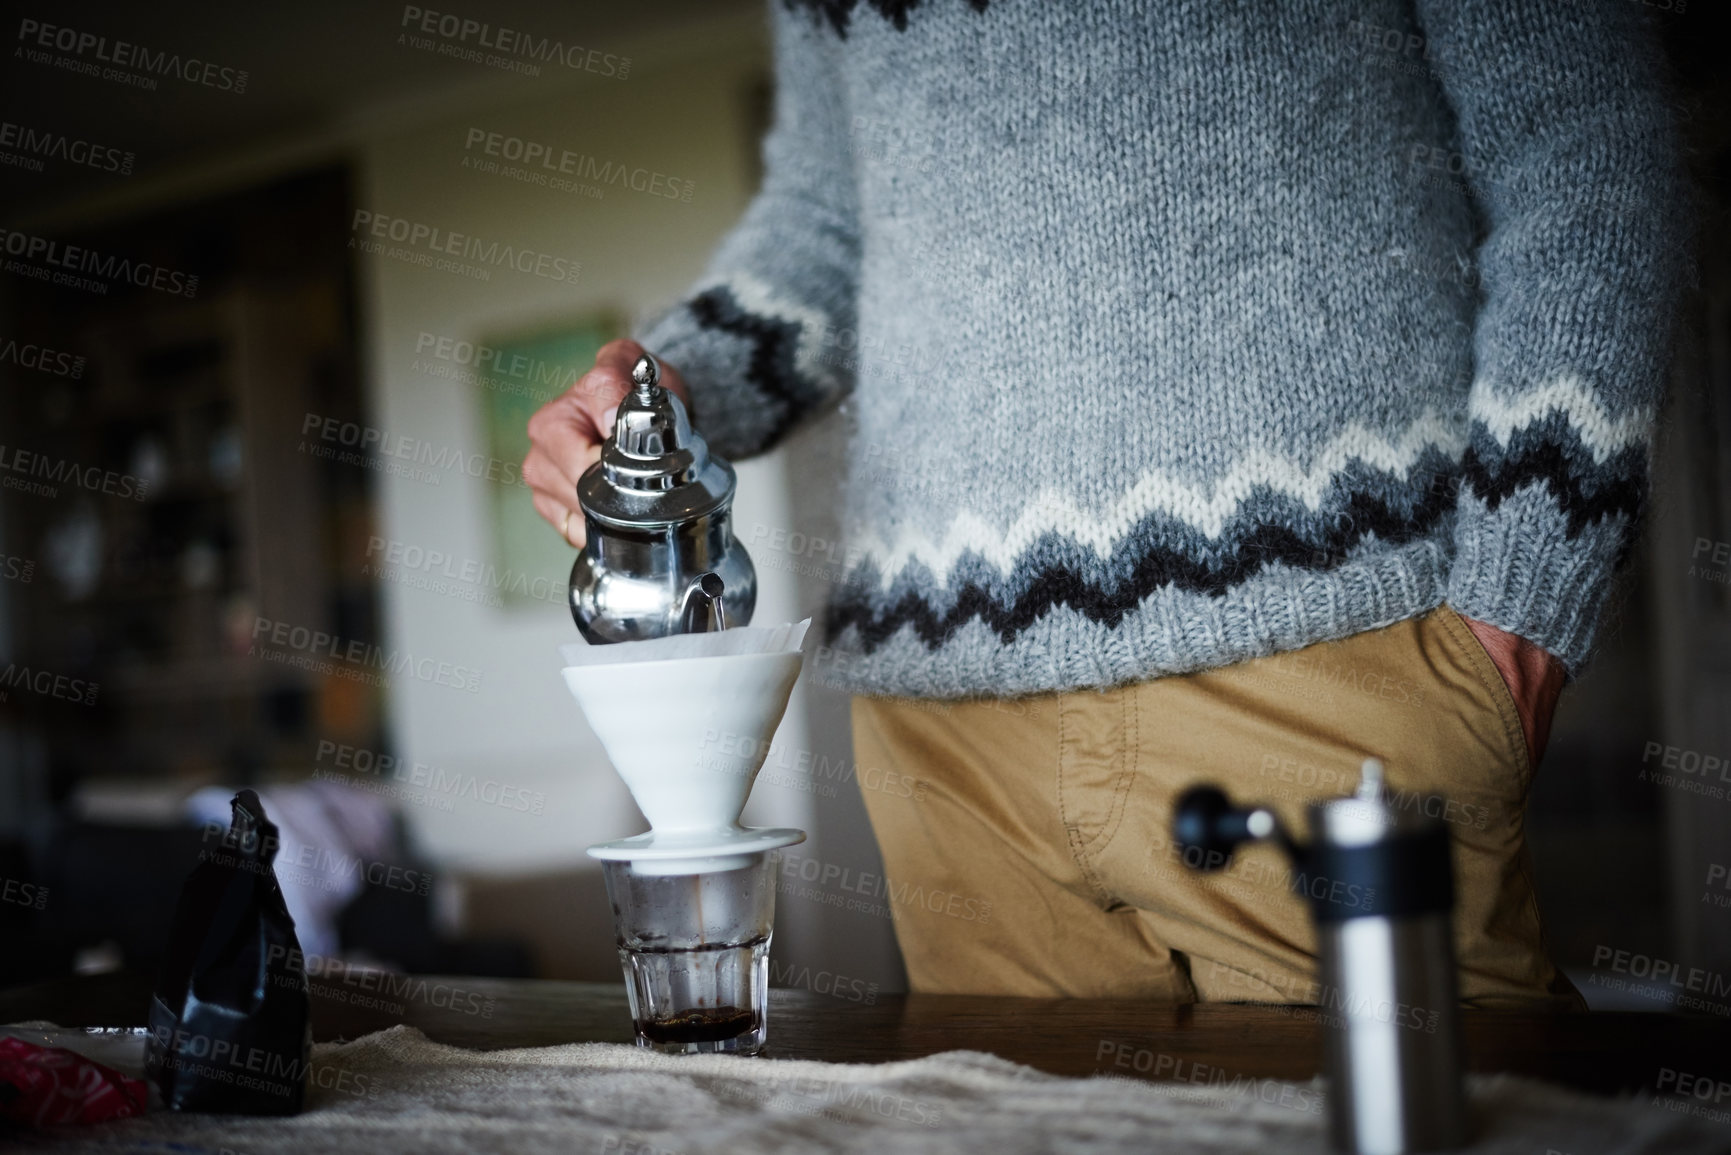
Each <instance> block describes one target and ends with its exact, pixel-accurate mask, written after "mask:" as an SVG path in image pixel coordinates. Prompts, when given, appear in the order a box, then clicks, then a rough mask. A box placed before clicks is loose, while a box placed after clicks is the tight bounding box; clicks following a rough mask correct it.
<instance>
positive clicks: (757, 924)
mask: <svg viewBox="0 0 1731 1155" xmlns="http://www.w3.org/2000/svg"><path fill="white" fill-rule="evenodd" d="M780 857H781V856H780V855H779V854H778V853H777V852H775V851H773V850H770V851H761V852H758V853H756V854H743V855H737V856H734V857H730V858H728V859H725V860H723V861H722V862H721V863H720V865H721V866H722V869H716V870H706V871H704V872H702V873H700V874H671V873H662V872H663V871H668V870H673V869H677V868H679V866H680V864H679V863H677V862H658V863H651V862H643V861H638V862H635V863H633V862H606V863H603V873H604V875H605V877H606V880H607V897H608V899H609V900H610V901H611V902H612V904H613V925H614V930H615V933H616V936H617V941H618V944H619V962H620V965H621V966H622V967H623V968H624V971H625V989H626V992H627V993H628V994H629V995H630V996H631V1021H632V1025H633V1026H634V1027H635V1028H636V1031H637V1045H638V1046H640V1047H647V1048H650V1049H651V1050H656V1051H661V1052H664V1053H667V1054H674V1055H695V1054H712V1053H716V1052H730V1053H735V1054H743V1055H755V1054H756V1053H757V1052H758V1051H759V1050H761V1049H762V1048H763V1041H764V1036H765V1034H766V1030H767V1025H768V1011H769V939H770V930H771V924H772V923H773V922H774V920H775V867H776V863H777V862H778V861H779V859H780ZM709 864H714V860H711V862H710V863H709ZM687 869H689V867H687Z"/></svg>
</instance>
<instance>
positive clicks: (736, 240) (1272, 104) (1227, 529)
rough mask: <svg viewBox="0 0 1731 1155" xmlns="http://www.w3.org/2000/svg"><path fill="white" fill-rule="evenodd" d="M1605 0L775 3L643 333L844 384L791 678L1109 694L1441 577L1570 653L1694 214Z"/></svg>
mask: <svg viewBox="0 0 1731 1155" xmlns="http://www.w3.org/2000/svg"><path fill="white" fill-rule="evenodd" d="M1638 7H1639V6H1638V5H1631V4H1628V3H1624V2H1619V0H1368V2H1365V0H1360V2H1351V0H1280V2H1279V3H1276V2H1275V0H926V2H924V3H918V2H917V0H872V2H870V3H867V4H859V3H856V2H855V0H804V2H802V3H793V2H788V3H785V4H784V3H778V4H777V6H776V8H775V14H774V23H775V33H776V50H777V53H776V54H777V72H776V80H777V85H778V95H777V105H776V121H775V127H774V129H773V131H772V132H771V134H770V136H769V137H768V139H767V140H766V142H765V145H764V153H765V159H766V169H767V176H766V179H765V184H764V187H763V189H762V191H761V192H760V194H759V195H758V197H757V198H756V200H755V201H754V203H753V204H752V205H751V208H750V210H749V211H748V212H747V213H746V215H745V217H744V219H743V220H742V221H741V222H740V224H739V225H738V227H737V228H736V229H735V230H734V231H733V232H732V233H731V234H730V235H729V236H728V238H727V239H726V241H725V242H724V243H723V244H722V245H721V247H720V249H719V250H718V252H717V253H716V254H715V256H714V258H713V262H712V265H711V268H710V271H709V274H708V275H707V276H706V277H705V278H704V280H703V281H702V282H701V283H700V284H699V285H698V286H696V287H695V288H694V289H693V291H692V293H691V295H690V296H689V297H688V298H687V299H686V300H685V301H684V302H683V303H682V304H681V305H679V306H678V307H677V308H675V309H674V310H673V311H672V312H671V313H670V314H668V315H667V316H666V317H665V318H664V319H663V320H661V321H660V322H658V323H657V324H655V325H654V326H652V327H651V328H650V329H649V330H648V331H647V332H645V333H643V334H642V337H643V339H644V342H645V344H647V345H648V346H649V347H650V348H651V349H652V350H654V351H656V352H657V353H659V354H660V355H662V356H664V357H665V358H666V359H667V360H668V361H669V362H671V363H672V364H673V365H675V366H676V367H677V368H679V369H680V370H681V371H682V372H683V373H684V374H685V375H686V378H687V379H688V381H689V382H690V384H691V387H692V391H693V398H694V404H693V409H694V413H695V416H696V418H697V420H698V423H699V425H700V427H701V428H703V429H704V430H705V432H706V433H707V435H708V436H709V437H710V439H711V443H712V444H713V445H714V446H715V447H716V448H717V449H718V450H720V451H721V452H722V453H724V454H728V455H731V456H734V457H743V456H748V455H750V454H752V453H756V452H759V451H761V450H764V449H766V448H768V447H769V446H771V445H773V444H775V442H776V441H777V439H779V438H780V437H782V436H783V435H784V434H785V433H786V432H787V431H788V430H789V429H790V428H791V427H792V426H794V425H795V424H796V423H798V422H799V421H800V420H801V419H802V418H804V417H806V416H807V415H809V414H811V413H812V412H813V411H814V410H817V409H819V408H820V407H823V406H826V405H827V404H830V403H833V402H835V401H837V400H838V399H840V398H842V397H844V396H847V395H851V401H850V402H849V403H848V404H849V407H850V408H851V409H852V410H853V418H854V429H855V433H854V440H853V449H852V452H851V454H850V461H849V463H848V475H847V483H846V491H847V508H846V510H845V515H844V527H845V532H846V542H845V544H846V546H847V549H846V551H845V553H846V557H847V559H848V562H849V564H848V566H847V572H846V577H845V580H842V581H839V582H838V583H837V585H836V588H835V591H834V594H833V596H832V598H831V600H830V606H829V610H828V614H827V635H828V637H827V645H828V646H829V647H830V648H829V650H827V651H826V660H825V661H824V662H823V663H822V664H823V667H824V668H823V669H822V670H821V671H819V676H821V677H824V678H826V679H827V680H829V681H831V682H833V683H839V684H841V685H842V686H844V687H847V688H850V689H854V690H861V691H868V692H884V693H893V694H906V695H913V696H925V697H949V696H959V695H971V694H1017V693H1027V692H1033V691H1040V690H1054V689H1067V688H1072V687H1079V686H1106V685H1111V684H1114V683H1120V682H1125V681H1130V680H1137V679H1145V678H1151V677H1156V676H1159V675H1162V674H1167V673H1174V672H1179V671H1186V670H1195V669H1201V668H1206V667H1210V666H1217V665H1222V664H1225V663H1229V662H1234V661H1239V660H1241V659H1244V658H1248V657H1252V656H1256V655H1262V654H1268V653H1272V652H1275V651H1279V650H1287V649H1293V648H1296V647H1300V646H1305V645H1308V644H1310V643H1313V642H1316V641H1320V640H1323V639H1328V638H1339V637H1343V636H1346V635H1349V634H1352V633H1355V632H1358V631H1362V630H1369V629H1374V628H1376V627H1378V626H1382V625H1385V624H1388V623H1390V622H1394V621H1397V620H1400V619H1402V618H1407V617H1411V616H1413V615H1416V614H1420V613H1423V612H1425V611H1426V610H1429V609H1431V608H1432V607H1435V606H1436V605H1438V604H1439V603H1443V602H1447V603H1449V604H1450V605H1452V606H1454V607H1455V608H1456V609H1458V610H1459V611H1460V612H1461V613H1464V614H1467V615H1469V616H1471V617H1475V618H1480V619H1483V620H1484V621H1487V622H1490V623H1491V624H1493V625H1496V626H1499V627H1501V628H1502V629H1505V630H1508V631H1511V632H1513V633H1516V634H1520V635H1522V636H1524V637H1526V638H1529V639H1531V640H1533V641H1535V642H1537V643H1539V644H1540V645H1542V646H1544V647H1545V648H1546V649H1548V650H1550V651H1552V652H1553V653H1555V654H1557V655H1559V656H1560V657H1562V658H1563V660H1564V661H1565V662H1566V663H1567V664H1568V666H1569V667H1570V669H1571V670H1575V669H1577V668H1578V667H1579V666H1580V664H1581V663H1582V661H1583V660H1584V659H1585V657H1586V655H1587V653H1588V650H1589V647H1590V645H1591V641H1592V637H1593V633H1594V627H1595V622H1596V620H1597V619H1598V617H1599V614H1600V610H1601V605H1602V603H1603V601H1604V599H1605V596H1606V593H1607V587H1608V585H1609V583H1610V577H1611V574H1612V570H1613V567H1614V565H1615V563H1616V561H1617V560H1618V558H1619V556H1620V555H1622V554H1624V553H1625V552H1626V551H1627V549H1628V547H1629V544H1630V541H1631V535H1632V532H1633V526H1634V523H1635V520H1636V517H1637V515H1638V512H1639V507H1640V505H1641V503H1642V498H1643V493H1644V490H1645V486H1646V470H1647V458H1648V451H1649V445H1650V442H1651V436H1652V430H1653V423H1654V412H1655V408H1656V407H1657V405H1658V404H1659V402H1660V399H1661V395H1662V392H1663V386H1664V379H1665V373H1666V368H1667V346H1668V341H1669V331H1670V328H1671V324H1672V320H1673V316H1674V314H1675V312H1676V304H1677V296H1678V291H1679V289H1678V286H1679V281H1680V272H1681V267H1682V257H1681V256H1680V254H1681V251H1682V248H1681V244H1680V241H1679V237H1680V236H1681V235H1682V233H1683V232H1684V230H1683V229H1682V221H1681V220H1680V213H1681V209H1682V205H1683V200H1684V198H1683V196H1682V193H1681V176H1680V170H1679V165H1678V161H1677V152H1676V148H1675V145H1674V143H1673V139H1672V128H1671V125H1670V121H1669V115H1668V111H1667V108H1666V106H1665V103H1664V100H1663V96H1662V93H1661V92H1660V91H1659V88H1658V85H1657V81H1656V77H1655V73H1656V67H1655V64H1654V54H1653V51H1652V45H1651V43H1650V39H1649V37H1647V36H1646V35H1645V30H1644V27H1643V26H1642V25H1641V24H1640V23H1639V22H1638V18H1637V17H1636V16H1635V15H1634V14H1635V12H1636V11H1637V10H1638Z"/></svg>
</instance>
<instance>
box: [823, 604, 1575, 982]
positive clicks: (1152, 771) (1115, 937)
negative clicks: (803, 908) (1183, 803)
mask: <svg viewBox="0 0 1731 1155" xmlns="http://www.w3.org/2000/svg"><path fill="white" fill-rule="evenodd" d="M853 726H854V749H855V754H856V757H857V759H858V764H859V768H860V773H859V775H858V777H859V778H860V780H861V782H862V784H863V783H865V782H869V781H879V782H885V781H896V782H898V783H903V784H905V780H906V779H907V778H912V779H913V780H914V782H913V784H912V788H911V789H897V790H894V791H890V790H870V789H863V790H862V793H863V795H864V797H865V802H866V808H867V810H868V811H869V812H870V814H871V821H872V826H873V828H874V829H875V831H876V833H877V839H878V844H879V846H880V847H881V848H882V850H883V857H884V864H885V870H886V873H887V875H888V881H889V894H890V898H891V902H890V905H891V908H892V910H893V912H894V918H895V928H896V936H897V938H898V940H899V941H900V944H901V949H902V956H903V958H904V959H905V960H906V963H907V968H908V978H909V981H910V983H911V985H912V987H913V989H914V990H916V991H923V992H948V993H971V994H998V995H1036V996H1074V997H1130V998H1142V999H1162V1000H1172V1001H1177V1002H1193V1001H1216V1000H1218V1001H1239V1002H1247V1001H1248V1002H1284V1003H1303V1002H1314V1001H1316V998H1317V994H1318V988H1317V985H1316V975H1315V965H1314V964H1315V948H1314V935H1313V933H1312V929H1311V925H1310V922H1309V917H1308V913H1307V908H1306V905H1305V904H1304V902H1303V901H1302V900H1301V899H1300V898H1299V897H1298V896H1296V895H1294V894H1293V893H1292V892H1291V891H1290V889H1289V885H1290V879H1291V870H1290V864H1289V863H1288V862H1287V860H1286V859H1285V857H1284V856H1283V855H1282V854H1281V853H1280V852H1279V851H1278V850H1277V849H1276V848H1274V847H1272V846H1269V845H1262V844H1258V845H1252V846H1246V847H1243V848H1241V849H1240V850H1239V852H1238V854H1237V855H1236V856H1235V857H1234V859H1233V861H1232V864H1231V865H1230V867H1229V868H1227V869H1226V870H1225V871H1223V872H1221V873H1219V874H1214V875H1201V874H1197V873H1194V872H1192V871H1191V870H1189V869H1188V868H1187V867H1186V866H1185V865H1184V864H1183V863H1182V862H1181V861H1180V860H1179V857H1178V854H1177V852H1176V851H1175V849H1174V847H1173V844H1172V836H1171V818H1172V815H1171V807H1172V803H1173V800H1174V799H1175V798H1176V797H1177V795H1178V794H1179V793H1181V792H1182V791H1183V790H1184V789H1185V788H1186V787H1187V786H1189V785H1191V784H1193V783H1197V782H1213V783H1216V784H1218V785H1219V786H1221V787H1222V788H1223V789H1225V790H1226V792H1227V793H1228V794H1229V795H1231V796H1232V798H1233V800H1234V801H1235V802H1238V803H1240V804H1242V803H1247V802H1260V803H1265V804H1268V805H1270V806H1272V807H1273V808H1274V809H1275V810H1276V811H1278V812H1279V814H1280V816H1281V819H1282V820H1283V821H1284V822H1285V823H1287V826H1288V829H1290V830H1292V831H1293V832H1294V834H1295V835H1296V836H1298V837H1299V838H1300V839H1301V840H1303V839H1306V838H1307V837H1308V833H1307V830H1306V826H1305V815H1304V806H1305V803H1306V802H1308V801H1310V800H1311V799H1315V798H1326V797H1332V796H1337V795H1341V794H1346V793H1350V792H1351V791H1352V790H1353V789H1354V788H1355V787H1356V786H1357V784H1358V767H1359V763H1360V762H1361V761H1362V760H1363V759H1364V758H1365V757H1366V756H1370V755H1375V756H1377V757H1380V758H1382V759H1383V761H1384V762H1385V763H1387V783H1388V789H1389V790H1390V792H1391V794H1392V796H1393V797H1394V799H1395V801H1396V802H1397V803H1398V804H1399V805H1402V806H1407V807H1412V808H1415V809H1422V810H1424V811H1425V812H1427V813H1431V814H1434V815H1436V816H1437V817H1439V818H1442V819H1444V820H1445V821H1446V823H1447V824H1448V827H1449V830H1450V833H1451V835H1452V836H1453V843H1454V848H1455V881H1456V893H1457V899H1456V907H1455V938H1456V945H1457V949H1458V951H1459V960H1460V965H1461V995H1462V998H1463V999H1464V1000H1465V1001H1466V1002H1467V1003H1468V1004H1469V1005H1477V1006H1487V1005H1500V1004H1516V1003H1528V1002H1529V1001H1532V1000H1543V1001H1548V1002H1550V1003H1552V1004H1553V1005H1555V1006H1557V1007H1559V1008H1579V1007H1581V1006H1583V1004H1582V1002H1581V1000H1580V996H1579V995H1578V994H1577V993H1576V992H1575V990H1574V988H1573V987H1572V986H1571V985H1570V984H1569V982H1568V980H1567V979H1566V978H1564V977H1563V975H1562V974H1561V973H1560V972H1559V971H1558V970H1557V969H1556V967H1554V966H1553V965H1552V964H1551V962H1550V960H1549V958H1548V957H1547V954H1546V951H1545V947H1544V934H1543V930H1542V928H1541V927H1540V925H1539V911H1538V905H1537V903H1536V901H1535V898H1534V893H1533V883H1532V871H1531V868H1530V865H1529V861H1528V855H1527V849H1526V841H1525V839H1524V837H1523V835H1522V827H1523V821H1524V813H1525V809H1526V801H1527V791H1528V786H1529V784H1530V782H1531V778H1532V768H1531V766H1530V765H1529V762H1528V758H1527V753H1526V746H1525V741H1524V739H1523V738H1522V734H1521V727H1520V722H1519V719H1518V717H1517V715H1516V713H1515V706H1514V701H1513V699H1512V698H1511V697H1510V696H1509V693H1508V690H1507V688H1506V687H1505V686H1504V684H1503V682H1502V679H1501V677H1500V676H1499V675H1498V674H1497V671H1496V668H1495V667H1494V666H1493V665H1492V664H1491V661H1490V658H1489V656H1488V655H1486V653H1485V652H1484V649H1483V648H1482V647H1481V646H1480V645H1479V643H1478V641H1477V639H1475V638H1474V637H1473V636H1472V634H1471V633H1470V632H1469V631H1468V630H1467V628H1466V626H1465V624H1464V623H1463V622H1462V621H1461V619H1460V617H1459V616H1458V615H1457V614H1455V613H1454V611H1452V610H1450V609H1448V608H1446V607H1444V608H1441V609H1438V610H1435V611H1433V612H1431V613H1429V614H1427V615H1425V616H1423V617H1420V618H1414V619H1411V620H1408V621H1403V622H1397V623H1396V624H1394V625H1392V626H1388V627H1386V628H1384V629H1380V630H1374V631H1371V632H1368V633H1364V634H1359V635H1357V636H1354V637H1351V638H1347V639H1345V640H1343V641H1339V642H1324V643H1320V644H1317V645H1314V646H1310V647H1308V648H1306V649H1303V650H1299V651H1295V652H1292V653H1287V654H1278V655H1275V656H1273V657H1269V658H1260V659H1256V660H1253V661H1248V662H1242V663H1240V664H1238V665H1235V666H1229V667H1226V668H1223V669H1216V670H1208V671H1205V672H1202V673H1197V674H1189V675H1184V676H1180V677H1167V678H1160V679H1156V680H1154V681H1151V682H1143V683H1139V684H1135V685H1129V686H1121V687H1117V688H1115V689H1112V690H1107V691H1092V690H1082V691H1075V692H1070V693H1062V694H1044V695H1038V696H1035V697H1031V698H1020V699H1014V700H1005V701H969V702H954V703H945V702H919V701H911V700H903V699H890V698H856V699H855V700H854V705H853ZM873 770H882V771H886V772H889V773H877V774H873V773H872V772H871V771H873Z"/></svg>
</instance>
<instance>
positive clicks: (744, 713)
mask: <svg viewBox="0 0 1731 1155" xmlns="http://www.w3.org/2000/svg"><path fill="white" fill-rule="evenodd" d="M806 625H807V623H805V622H801V623H799V624H798V625H797V626H791V627H777V628H775V629H764V628H760V627H745V628H741V629H738V630H726V631H722V632H721V633H718V634H694V635H686V636H676V637H668V638H658V639H655V640H653V641H646V642H621V643H618V644H615V645H610V646H595V647H587V646H581V647H580V646H564V647H561V651H562V653H564V655H565V657H566V660H567V665H566V666H565V668H564V669H563V670H562V671H561V673H562V674H563V675H564V678H565V685H566V686H567V687H568V688H569V689H570V691H571V696H572V697H574V698H576V699H577V702H578V704H579V705H580V706H582V707H583V713H584V715H585V716H586V717H587V718H588V719H589V725H590V728H591V729H593V730H594V731H595V735H596V737H598V738H600V739H601V745H602V746H603V747H605V748H606V750H607V755H608V757H609V758H611V759H612V761H613V768H614V769H615V770H616V771H618V773H619V777H620V778H622V779H624V781H625V786H626V788H627V789H629V790H630V791H631V796H632V798H634V799H635V800H636V802H637V807H638V809H640V810H642V811H643V816H644V817H645V818H647V819H649V824H650V826H651V827H652V829H651V830H650V831H649V832H648V833H646V834H639V835H636V836H635V837H632V838H623V839H620V840H618V841H616V842H606V843H602V844H600V845H598V846H591V847H589V854H590V855H591V856H593V857H595V858H599V859H603V860H612V861H621V860H626V861H630V863H631V864H632V868H633V869H634V870H637V871H639V872H640V873H645V874H702V873H706V872H708V871H712V870H734V869H738V868H740V867H742V866H744V865H746V863H747V861H748V859H749V856H750V855H752V854H756V853H759V852H761V851H765V850H773V849H775V848H777V847H781V846H791V845H793V844H794V843H797V842H803V841H804V840H805V832H804V831H801V830H793V829H788V828H772V829H748V828H746V827H742V826H740V825H739V815H740V812H741V811H743V810H744V809H745V802H746V799H747V798H748V797H749V796H750V794H751V787H752V783H753V782H755V781H756V779H757V772H758V770H759V769H761V768H762V766H763V760H764V758H765V757H766V756H767V755H768V753H769V744H770V740H771V739H772V738H773V737H774V736H775V730H776V727H777V726H778V725H780V723H781V717H782V714H783V713H784V712H785V711H786V710H787V700H788V696H789V695H790V694H791V693H792V692H793V685H794V682H795V681H797V680H798V678H799V670H800V664H801V661H802V659H803V655H802V654H801V653H800V650H799V645H800V642H801V641H802V640H803V638H804V635H805V627H806ZM729 635H732V636H731V637H730V636H729ZM704 650H709V651H715V650H735V651H738V650H744V651H747V652H733V653H716V652H710V653H703V651H704ZM692 653H698V654H699V655H701V656H683V655H690V654H692ZM676 655H678V656H676Z"/></svg>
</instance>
